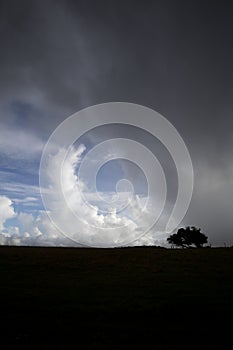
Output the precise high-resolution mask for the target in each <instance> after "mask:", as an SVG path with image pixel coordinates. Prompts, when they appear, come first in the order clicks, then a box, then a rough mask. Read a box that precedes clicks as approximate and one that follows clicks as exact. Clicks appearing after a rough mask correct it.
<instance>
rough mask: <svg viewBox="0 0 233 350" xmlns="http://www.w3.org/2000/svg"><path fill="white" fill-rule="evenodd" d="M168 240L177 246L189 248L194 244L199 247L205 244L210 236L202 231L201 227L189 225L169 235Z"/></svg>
mask: <svg viewBox="0 0 233 350" xmlns="http://www.w3.org/2000/svg"><path fill="white" fill-rule="evenodd" d="M167 241H168V243H170V244H172V245H176V246H177V247H183V248H188V247H190V246H193V245H194V246H196V247H197V248H201V247H202V246H203V244H205V243H207V241H208V237H207V236H206V235H204V233H202V232H201V229H200V228H196V227H195V226H192V227H189V226H187V227H185V228H179V230H178V231H177V233H174V234H173V235H170V236H169V237H168V239H167Z"/></svg>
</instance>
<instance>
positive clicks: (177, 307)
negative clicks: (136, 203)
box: [0, 247, 233, 349]
mask: <svg viewBox="0 0 233 350" xmlns="http://www.w3.org/2000/svg"><path fill="white" fill-rule="evenodd" d="M0 297H1V326H0V333H1V334H0V343H1V345H4V346H1V348H2V349H7V348H16V346H17V347H18V346H21V345H22V346H23V347H24V348H25V347H27V348H37V347H39V348H49V347H50V348H55V347H57V348H58V347H62V346H63V347H65V348H74V349H126V348H127V349H130V348H133V347H135V346H136V345H137V346H139V348H142V349H176V348H177V349H190V348H191V349H194V348H195V349H232V348H233V337H232V333H233V249H230V248H226V249H224V248H218V249H213V248H212V249H210V248H209V249H208V248H205V249H204V248H203V249H199V250H198V249H189V250H182V249H181V250H176V249H174V250H169V249H168V250H166V249H158V248H123V249H77V248H76V249H75V248H74V249H70V248H19V247H18V248H17V247H1V248H0Z"/></svg>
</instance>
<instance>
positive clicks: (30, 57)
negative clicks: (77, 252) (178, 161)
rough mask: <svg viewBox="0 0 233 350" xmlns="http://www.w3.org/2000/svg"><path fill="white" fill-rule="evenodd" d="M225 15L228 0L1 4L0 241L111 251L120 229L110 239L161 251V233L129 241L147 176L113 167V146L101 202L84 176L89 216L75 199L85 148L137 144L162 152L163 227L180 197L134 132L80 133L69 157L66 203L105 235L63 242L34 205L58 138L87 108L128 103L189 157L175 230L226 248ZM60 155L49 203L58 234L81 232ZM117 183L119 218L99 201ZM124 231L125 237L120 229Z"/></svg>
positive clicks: (150, 141)
mask: <svg viewBox="0 0 233 350" xmlns="http://www.w3.org/2000/svg"><path fill="white" fill-rule="evenodd" d="M232 16H233V6H232V3H231V2H230V1H221V3H220V2H218V3H217V2H214V1H213V2H210V1H205V2H203V1H192V0H191V1H164V0H163V1H162V0H161V1H146V2H139V1H129V0H126V1H124V2H119V1H99V2H94V1H71V0H68V1H65V0H64V1H62V0H61V1H55V0H48V1H46V2H41V1H35V0H31V1H29V0H28V1H26V0H21V1H20V2H19V1H16V0H8V1H5V0H2V1H1V2H0V36H1V55H0V77H1V78H0V244H12V245H51V246H54V245H59V246H60V245H62V246H77V245H79V244H82V243H83V242H84V243H88V244H90V245H94V246H95V245H97V246H98V245H101V244H104V243H103V242H105V243H106V242H107V243H109V242H112V240H113V237H112V236H111V234H110V235H109V236H108V235H107V233H106V230H107V231H108V232H110V231H111V230H110V227H112V225H118V224H119V229H118V231H117V234H116V237H117V238H116V237H115V238H114V239H120V237H121V238H122V237H125V235H128V237H130V239H129V240H131V241H132V242H133V243H132V244H135V245H141V244H156V245H158V244H159V245H165V244H166V243H165V242H166V237H167V236H166V234H165V233H164V232H163V229H162V227H163V226H162V225H161V227H160V228H159V229H158V230H157V231H156V230H155V231H153V230H151V231H150V232H148V233H147V234H145V235H144V236H143V237H141V238H140V237H139V236H140V235H139V236H138V235H137V234H136V233H135V232H138V231H137V230H138V227H137V224H138V222H135V220H134V219H135V217H134V214H135V213H136V212H137V211H140V210H141V206H142V205H143V201H144V200H145V199H146V197H147V195H148V190H147V179H146V176H145V174H143V172H142V170H141V169H140V168H139V167H138V166H137V165H135V164H133V163H132V162H129V161H126V160H122V159H118V160H116V159H115V158H116V155H117V154H119V152H120V151H119V149H120V147H119V149H118V146H117V145H115V147H112V148H111V147H110V148H109V149H108V151H109V153H110V155H111V157H112V158H109V159H113V160H111V161H109V162H108V163H106V164H105V165H104V166H103V167H102V168H101V169H100V171H99V173H98V176H97V189H98V191H99V194H100V196H99V195H98V196H97V194H96V193H95V192H94V189H93V188H91V186H90V184H88V182H87V178H85V177H84V178H83V179H82V181H81V182H80V184H81V187H82V188H83V189H84V190H86V193H87V196H88V198H89V199H88V201H89V200H90V203H92V207H91V206H89V207H88V209H87V210H86V209H85V210H86V211H85V210H84V209H83V206H82V205H81V204H80V198H79V197H78V190H77V187H76V186H77V171H78V169H79V166H80V164H81V161H82V159H83V157H84V156H85V154H86V153H88V151H90V150H91V149H92V148H93V147H95V146H96V145H98V144H99V143H101V142H103V141H106V140H109V139H114V138H127V139H130V140H136V141H137V142H139V143H142V144H143V145H144V146H145V147H147V148H148V149H150V150H151V152H153V153H154V154H156V155H157V157H158V158H159V161H160V164H161V166H162V168H163V170H164V173H165V175H166V180H167V201H166V208H165V210H164V211H163V214H162V216H163V218H164V220H166V218H167V215H168V212H169V210H170V208H171V207H172V205H173V204H174V201H175V196H176V194H177V173H176V168H175V165H174V162H173V160H172V158H171V156H170V155H169V153H168V152H167V150H166V149H165V147H164V145H162V144H161V142H159V141H158V140H156V139H154V138H153V137H152V136H151V134H149V133H147V132H145V131H144V130H139V129H137V128H135V127H133V126H132V127H130V126H126V125H110V126H99V127H97V128H95V129H93V130H92V131H90V132H88V133H86V134H85V135H83V136H81V138H80V139H79V140H77V142H76V143H75V144H74V147H72V148H71V149H70V150H69V153H68V155H67V157H66V161H65V169H66V171H67V172H66V174H65V175H66V176H65V178H64V188H65V190H64V191H65V193H67V196H68V197H69V199H68V202H69V205H70V206H71V207H72V208H73V209H74V210H76V209H77V208H79V209H80V210H81V211H83V213H85V214H84V218H83V220H84V221H85V220H87V218H89V221H90V222H89V224H91V223H93V225H94V226H95V225H102V226H104V228H105V229H106V230H105V231H104V232H105V234H102V233H99V229H100V227H99V228H98V229H97V230H96V232H97V235H93V234H90V232H89V231H88V230H87V226H85V225H84V224H83V225H81V226H80V227H79V233H78V236H77V239H76V238H75V239H74V236H72V234H69V235H68V236H67V234H64V232H63V233H61V232H60V231H59V230H58V228H57V227H56V226H54V225H53V223H52V222H51V220H50V218H49V216H48V215H47V211H46V208H45V207H44V205H43V202H42V199H41V193H40V186H39V169H40V161H41V156H42V153H43V150H44V147H45V145H46V142H47V141H48V139H49V137H50V135H51V134H52V133H53V131H54V130H55V129H56V128H57V127H58V126H59V125H60V124H61V123H62V122H63V121H65V120H66V118H68V117H69V116H70V115H72V114H74V113H76V112H78V111H80V110H82V109H83V108H86V107H90V106H93V105H96V104H102V103H109V102H128V103H133V104H137V105H142V106H145V107H148V108H151V109H153V110H155V111H157V112H158V113H160V114H161V115H162V116H164V117H165V118H166V119H167V120H168V121H169V122H170V123H172V125H173V126H174V127H175V128H176V130H177V131H178V132H179V134H180V135H181V137H182V139H183V140H184V142H185V144H186V147H187V149H188V151H189V154H190V157H191V159H192V163H193V170H194V189H193V196H192V200H191V203H190V206H189V209H188V211H187V213H186V215H185V216H184V218H183V221H182V222H181V223H180V225H179V226H186V225H190V226H192V225H194V226H197V227H200V228H201V229H202V231H203V232H204V233H205V234H206V235H207V236H208V237H209V243H210V244H211V245H216V246H223V245H224V244H226V245H227V246H231V245H233V231H232V226H233V225H232V224H233V219H232V210H233V158H232V149H233V138H232V131H233V115H232V112H233V98H232V96H233V65H232V62H233V22H232ZM62 152H64V150H63V149H62V148H61V149H59V150H57V153H55V154H54V158H53V159H51V160H50V163H49V164H48V169H47V173H46V174H47V180H48V183H47V185H48V186H50V188H53V195H54V194H55V195H56V196H57V197H56V198H54V197H52V198H50V199H51V201H52V202H51V203H50V204H51V205H52V206H53V205H54V203H56V205H57V206H56V209H57V212H56V219H57V218H59V219H60V224H61V225H65V224H67V223H68V222H69V227H68V226H65V227H66V230H67V232H68V231H69V230H71V231H72V230H73V229H74V226H75V225H76V224H77V223H76V221H72V220H69V219H67V216H66V212H65V211H63V209H64V208H63V206H62V203H61V202H59V198H58V197H59V195H58V192H59V191H58V188H57V187H56V186H57V183H56V181H57V179H56V177H57V172H56V164H57V162H59V161H60V158H59V157H61V156H62V155H63V153H62ZM101 156H102V155H101V153H100V154H99V157H100V158H101ZM151 169H152V168H151ZM86 176H87V175H86ZM122 178H125V179H127V180H128V181H130V182H131V183H132V184H133V187H134V194H133V197H132V198H133V199H132V202H131V204H132V206H131V209H132V211H131V212H130V213H129V212H127V213H124V214H122V215H121V216H120V217H117V215H116V212H115V209H116V208H115V207H112V206H110V205H108V206H107V208H106V204H105V203H106V200H107V203H108V201H109V200H110V199H111V198H112V196H114V194H115V190H116V183H117V182H118V181H119V180H120V179H122ZM121 184H122V183H121ZM128 185H129V183H124V184H123V187H124V186H126V189H123V191H120V192H122V193H120V195H122V198H119V203H118V204H119V205H121V203H123V202H124V200H125V197H124V196H125V195H126V194H127V195H129V194H130V193H131V190H132V188H131V187H130V186H128ZM74 190H77V192H76V196H74V197H73V195H72V194H73V191H74ZM84 192H85V191H84ZM157 199H158V198H157ZM160 200H162V197H161V198H160V197H159V201H160ZM121 201H122V202H121ZM101 203H102V207H101ZM155 206H156V205H155ZM110 207H111V208H110ZM50 209H51V208H50ZM51 210H52V209H51ZM101 210H103V214H101V213H100V211H101ZM67 215H68V214H67ZM85 215H86V216H85ZM101 215H102V216H101ZM148 215H149V214H148ZM146 220H149V219H148V216H147V215H146V214H145V215H144V221H146ZM144 223H145V222H144ZM144 223H142V222H141V221H140V225H142V226H143V225H144ZM121 225H123V226H124V225H126V226H124V227H127V230H126V231H124V230H123V231H121V229H120V227H121ZM95 227H96V226H95ZM71 231H70V232H71ZM72 232H73V231H72ZM101 232H102V231H101ZM106 235H107V236H106ZM136 238H138V239H136ZM114 242H115V241H114ZM119 242H124V243H125V242H127V239H126V241H125V240H123V241H119ZM115 243H116V242H115ZM109 244H110V243H109Z"/></svg>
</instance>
